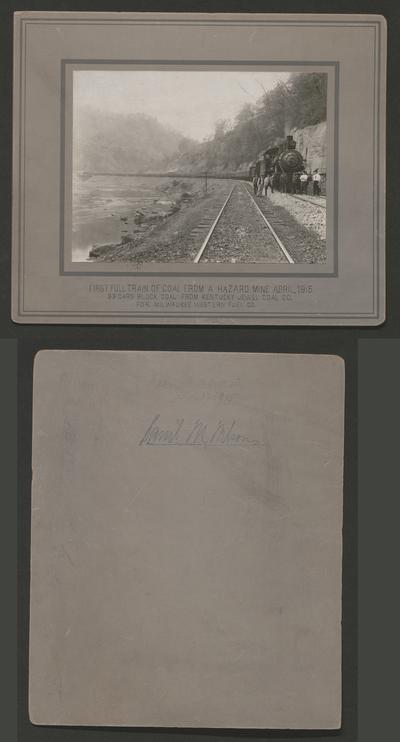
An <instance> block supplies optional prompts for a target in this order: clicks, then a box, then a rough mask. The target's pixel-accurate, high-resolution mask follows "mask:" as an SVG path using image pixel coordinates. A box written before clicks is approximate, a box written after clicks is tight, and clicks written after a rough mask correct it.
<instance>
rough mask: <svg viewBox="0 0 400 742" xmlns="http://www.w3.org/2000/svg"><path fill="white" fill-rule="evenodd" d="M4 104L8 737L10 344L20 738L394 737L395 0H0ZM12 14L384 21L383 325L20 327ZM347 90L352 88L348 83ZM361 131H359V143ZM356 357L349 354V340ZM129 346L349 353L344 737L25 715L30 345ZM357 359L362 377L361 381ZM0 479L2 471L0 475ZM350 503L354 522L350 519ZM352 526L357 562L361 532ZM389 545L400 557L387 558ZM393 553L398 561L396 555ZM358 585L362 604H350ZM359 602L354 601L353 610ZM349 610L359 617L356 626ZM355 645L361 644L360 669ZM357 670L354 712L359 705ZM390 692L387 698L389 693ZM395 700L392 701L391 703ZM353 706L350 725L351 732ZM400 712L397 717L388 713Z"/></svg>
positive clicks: (399, 348) (1, 203)
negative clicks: (43, 720) (13, 299)
mask: <svg viewBox="0 0 400 742" xmlns="http://www.w3.org/2000/svg"><path fill="white" fill-rule="evenodd" d="M1 10H2V16H1V25H0V32H1V39H0V48H1V52H2V64H1V66H0V82H1V87H2V93H3V95H2V100H3V101H4V102H5V104H6V105H5V106H4V105H3V110H2V116H1V117H0V137H1V142H2V146H1V148H0V156H1V160H0V179H1V186H2V190H1V192H2V198H1V199H0V209H1V222H0V223H1V227H2V229H1V237H2V242H3V244H2V249H1V251H0V337H2V338H6V339H7V338H8V341H7V340H6V341H5V342H4V341H2V342H1V345H0V352H1V364H0V369H1V374H2V384H1V385H0V389H1V394H2V399H1V407H0V409H1V413H0V426H1V441H0V450H1V451H2V452H3V466H2V474H3V476H2V494H3V498H2V501H3V507H4V508H5V514H4V515H5V517H4V518H3V519H2V526H3V538H2V540H1V548H2V557H3V558H2V559H1V565H2V570H3V572H4V575H2V576H3V582H2V584H3V585H4V589H5V599H3V601H2V611H1V613H2V617H3V621H4V622H5V625H4V628H3V632H2V638H3V652H2V657H3V658H4V662H3V663H2V670H3V672H2V694H1V698H2V701H3V714H2V717H1V731H2V737H3V739H6V740H7V742H8V740H9V741H10V742H14V740H15V739H17V736H16V731H15V716H16V708H17V701H16V698H15V651H16V635H15V634H16V632H15V577H16V575H17V566H16V549H15V533H16V496H17V495H16V482H15V470H16V466H15V461H16V459H15V450H16V448H15V444H16V404H17V397H16V353H17V343H16V341H15V340H13V338H14V339H17V338H18V340H19V343H18V345H19V382H20V384H19V467H18V469H19V480H20V482H19V485H20V486H19V514H18V526H19V563H18V565H19V566H18V576H19V620H18V631H19V661H18V666H19V698H18V720H19V735H18V739H19V740H20V742H31V741H32V742H36V741H37V742H59V741H60V742H123V741H124V740H134V741H135V742H136V741H137V742H139V740H140V742H142V740H143V742H145V741H146V740H151V739H157V740H163V739H165V740H166V741H167V740H168V742H172V740H174V741H175V740H177V742H180V741H181V740H184V739H188V738H193V739H195V740H196V739H199V740H200V739H201V740H202V742H203V740H206V739H207V740H211V739H213V738H214V739H216V740H222V739H224V740H239V739H244V738H253V737H254V738H257V739H285V738H290V739H299V740H307V739H308V740H315V741H316V740H322V739H326V740H327V739H329V738H331V737H338V739H340V740H341V742H350V740H354V741H355V740H358V741H359V742H370V741H371V742H372V740H373V742H377V740H382V742H386V740H390V739H394V738H396V737H397V734H398V732H397V726H398V724H397V718H396V719H395V712H396V711H397V686H398V678H397V668H396V667H395V659H394V657H395V651H396V648H395V643H396V641H397V644H398V638H397V637H398V631H397V625H398V623H399V620H398V614H397V615H396V613H395V608H394V601H393V595H394V593H395V592H396V589H397V588H396V586H397V581H398V578H397V563H398V561H399V554H398V543H399V538H398V533H397V531H398V522H399V519H398V517H396V516H397V513H398V490H399V486H398V476H397V461H398V458H399V454H398V450H399V432H398V428H399V421H400V414H399V378H400V341H399V340H398V341H395V340H394V338H399V337H400V210H399V208H398V198H399V187H398V169H399V165H398V163H399V142H398V121H399V120H400V100H399V92H398V70H399V68H400V47H399V32H398V31H399V22H400V9H399V7H398V3H395V2H391V1H389V0H382V2H380V3H376V2H367V1H366V0H364V1H361V2H351V3H349V2H345V1H340V2H321V0H319V1H314V2H302V1H300V2H295V1H293V0H292V1H291V2H288V1H287V0H281V1H280V2H276V1H275V2H268V3H266V2H259V1H257V2H251V3H246V2H243V0H241V1H240V2H235V1H234V0H232V1H231V2H226V1H223V2H218V0H214V2H213V3H211V2H209V0H204V2H202V1H201V0H198V2H190V1H188V2H176V1H175V2H174V0H171V2H165V1H163V2H154V1H152V0H150V1H149V2H144V1H142V2H130V3H128V2H114V3H110V2H100V1H99V0H97V2H96V1H92V2H88V1H87V0H86V1H85V2H68V1H66V2H60V1H59V0H53V1H52V2H49V1H46V2H44V1H43V2H36V1H34V0H31V2H19V3H9V4H6V3H3V4H2V6H1ZM14 10H41V11H44V10H87V11H92V10H93V11H95V10H99V11H100V10H101V11H106V10H121V11H122V10H129V11H145V10H146V11H164V12H166V11H193V12H200V11H203V12H207V11H208V12H212V11H214V12H268V13H272V12H285V11H286V12H309V13H312V12H331V13H341V12H346V13H381V14H384V15H385V16H386V18H387V21H388V51H389V59H388V90H389V97H388V141H387V152H388V158H387V167H388V188H387V216H388V220H387V231H386V235H387V287H388V304H387V317H388V318H387V321H386V322H385V324H384V325H382V326H380V327H377V328H357V327H355V328H351V327H347V328H332V327H331V328H322V327H314V328H300V327H299V328H290V327H284V328H282V327H279V328H273V327H250V328H245V327H235V328H232V327H227V328H224V327H196V328H193V327H185V326H183V327H174V326H168V327H166V326H164V327H158V326H152V327H146V326H141V327H132V326H103V327H100V326H86V327H83V326H82V327H79V326H75V327H67V326H51V325H47V326H43V325H42V326H40V325H39V326H23V325H15V324H14V323H13V322H12V321H11V319H10V232H11V224H10V221H11V220H10V207H11V194H10V188H9V184H10V173H11V131H12V129H11V107H10V105H9V104H10V103H11V79H12V66H11V45H12V11H14ZM355 94H356V91H355ZM361 149H362V132H360V150H361ZM359 339H360V344H359V348H360V352H359V355H358V340H359ZM64 347H65V348H115V349H117V348H121V349H122V348H126V349H154V350H163V349H165V350H174V349H179V350H204V351H207V350H208V351H211V350H219V351H244V352H283V351H284V352H286V353H287V352H310V353H333V354H339V355H342V356H343V357H344V358H345V361H346V382H347V401H346V453H345V526H344V623H343V642H344V643H343V650H344V665H343V679H344V684H343V696H344V697H343V729H342V730H341V731H339V732H330V733H327V732H322V733H318V732H316V733H311V734H310V733H307V732H300V733H296V732H293V733H288V732H285V731H282V732H271V733H268V732H254V733H248V734H245V733H243V732H241V731H238V732H232V731H228V732H220V733H215V732H210V733H209V734H207V733H206V732H204V730H201V731H199V732H196V731H194V730H192V731H190V732H185V731H182V732H174V731H173V730H167V731H166V732H160V731H155V730H129V729H117V730H113V729H67V728H43V727H34V726H33V725H31V724H30V723H29V721H28V717H27V704H26V699H27V694H26V691H27V640H28V635H27V626H28V623H27V622H28V587H29V581H28V577H29V515H30V512H29V508H30V502H29V497H30V445H31V383H32V362H33V356H34V353H35V352H36V351H37V350H39V349H40V348H64ZM357 364H358V366H359V367H358V372H359V383H358V384H357ZM357 392H358V397H359V400H358V405H359V406H358V417H359V434H358V436H359V449H360V458H359V465H360V475H359V478H360V497H359V502H358V505H357V489H356V483H357ZM4 474H5V476H4ZM357 508H358V510H359V512H358V527H357ZM358 528H359V533H360V542H359V543H360V551H359V560H360V561H359V569H358V567H357V532H358ZM396 551H397V553H395V552H396ZM396 556H397V559H396ZM357 588H359V601H357ZM357 602H358V604H357ZM357 613H358V614H359V617H360V622H359V630H358V631H357ZM357 643H359V657H358V673H357V650H358V647H357ZM357 675H358V692H359V709H358V712H357ZM395 693H396V697H395ZM395 698H396V700H395ZM357 713H358V715H359V724H358V726H359V729H358V731H357ZM396 716H397V714H396Z"/></svg>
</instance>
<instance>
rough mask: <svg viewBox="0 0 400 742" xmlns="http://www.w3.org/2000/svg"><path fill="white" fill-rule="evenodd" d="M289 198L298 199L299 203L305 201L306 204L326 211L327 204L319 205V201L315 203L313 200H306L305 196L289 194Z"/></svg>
mask: <svg viewBox="0 0 400 742" xmlns="http://www.w3.org/2000/svg"><path fill="white" fill-rule="evenodd" d="M287 195H288V196H292V198H297V200H298V201H304V202H305V203H306V204H313V206H317V208H318V209H323V210H324V211H326V204H325V206H324V204H319V203H318V202H317V201H313V200H312V199H311V198H305V197H304V196H298V195H297V193H288V194H287Z"/></svg>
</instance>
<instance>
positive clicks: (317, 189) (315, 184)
mask: <svg viewBox="0 0 400 742" xmlns="http://www.w3.org/2000/svg"><path fill="white" fill-rule="evenodd" d="M312 179H313V195H314V196H319V195H320V193H321V187H320V183H321V176H320V174H319V172H318V168H317V169H316V170H314V175H313V178H312Z"/></svg>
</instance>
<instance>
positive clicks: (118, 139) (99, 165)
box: [73, 107, 194, 173]
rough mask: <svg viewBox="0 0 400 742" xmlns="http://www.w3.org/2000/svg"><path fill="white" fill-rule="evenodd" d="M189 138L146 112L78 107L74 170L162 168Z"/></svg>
mask: <svg viewBox="0 0 400 742" xmlns="http://www.w3.org/2000/svg"><path fill="white" fill-rule="evenodd" d="M193 144H194V143H193V142H192V140H190V139H188V138H186V137H184V136H183V135H182V134H179V133H178V132H176V131H173V130H172V129H170V128H168V127H166V126H163V125H162V124H160V122H159V121H157V119H155V118H152V117H151V116H147V115H145V114H141V113H138V114H119V113H114V112H112V111H110V112H107V113H105V112H104V111H101V112H99V111H96V110H94V109H92V108H83V107H82V108H81V109H80V110H79V112H78V113H77V116H76V119H75V121H74V147H73V157H74V170H75V172H79V171H86V172H90V173H99V172H105V173H132V172H146V171H160V170H161V171H162V170H164V169H165V167H166V163H167V162H169V161H170V160H171V157H173V158H175V157H177V156H179V154H182V153H183V152H185V151H186V150H187V149H189V148H190V147H191V146H193Z"/></svg>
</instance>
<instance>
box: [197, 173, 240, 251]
mask: <svg viewBox="0 0 400 742" xmlns="http://www.w3.org/2000/svg"><path fill="white" fill-rule="evenodd" d="M235 188H236V183H235V185H233V186H232V188H231V190H230V191H229V195H228V197H227V199H226V200H225V201H224V203H223V205H222V207H221V209H220V210H219V212H218V214H217V216H216V217H215V219H214V221H213V223H212V225H211V227H210V229H209V230H208V232H207V235H206V237H205V239H204V242H203V244H202V246H201V248H200V250H199V251H198V253H197V255H196V257H195V258H194V260H193V262H194V263H198V262H199V260H200V259H201V257H202V255H203V252H204V250H205V249H206V247H207V245H208V242H209V240H210V237H211V235H212V233H213V232H214V229H215V227H216V226H217V224H218V222H219V220H220V218H221V216H222V213H223V211H224V209H225V206H226V205H227V203H228V201H229V199H230V197H231V196H232V193H233V191H234V189H235Z"/></svg>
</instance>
